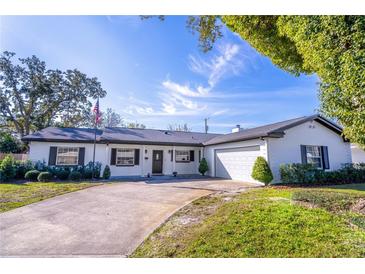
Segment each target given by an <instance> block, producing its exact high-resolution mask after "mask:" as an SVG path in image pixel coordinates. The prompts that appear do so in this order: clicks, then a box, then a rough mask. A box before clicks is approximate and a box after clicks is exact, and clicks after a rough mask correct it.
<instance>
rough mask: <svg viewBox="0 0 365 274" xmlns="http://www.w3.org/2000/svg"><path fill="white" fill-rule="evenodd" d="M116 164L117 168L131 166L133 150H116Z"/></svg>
mask: <svg viewBox="0 0 365 274" xmlns="http://www.w3.org/2000/svg"><path fill="white" fill-rule="evenodd" d="M116 164H117V166H133V165H134V149H126V148H118V149H117V161H116Z"/></svg>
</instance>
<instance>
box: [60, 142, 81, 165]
mask: <svg viewBox="0 0 365 274" xmlns="http://www.w3.org/2000/svg"><path fill="white" fill-rule="evenodd" d="M60 150H73V153H76V155H60ZM79 152H80V148H79V147H57V155H56V165H59V166H77V165H78V164H79ZM62 153H70V151H68V152H62ZM59 157H76V158H75V159H76V162H75V163H64V162H65V161H63V162H61V161H60V160H59Z"/></svg>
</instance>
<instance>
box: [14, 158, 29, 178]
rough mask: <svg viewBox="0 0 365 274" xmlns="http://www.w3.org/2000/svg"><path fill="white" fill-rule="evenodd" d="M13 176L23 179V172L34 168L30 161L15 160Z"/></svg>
mask: <svg viewBox="0 0 365 274" xmlns="http://www.w3.org/2000/svg"><path fill="white" fill-rule="evenodd" d="M14 166H15V178H16V179H24V176H25V173H27V172H28V171H30V170H32V169H34V167H33V163H32V162H31V161H29V160H28V161H15V164H14Z"/></svg>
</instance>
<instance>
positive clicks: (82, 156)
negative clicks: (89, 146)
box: [78, 147, 85, 166]
mask: <svg viewBox="0 0 365 274" xmlns="http://www.w3.org/2000/svg"><path fill="white" fill-rule="evenodd" d="M84 163H85V148H84V147H80V148H79V163H78V164H79V166H83V165H84Z"/></svg>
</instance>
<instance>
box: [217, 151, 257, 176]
mask: <svg viewBox="0 0 365 274" xmlns="http://www.w3.org/2000/svg"><path fill="white" fill-rule="evenodd" d="M214 154H215V155H214V159H215V177H220V178H227V179H233V180H243V181H246V182H252V181H254V179H252V177H251V173H252V168H253V165H254V163H255V160H256V158H257V157H258V156H260V155H261V152H260V146H247V147H237V148H226V149H216V150H215V152H214Z"/></svg>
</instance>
